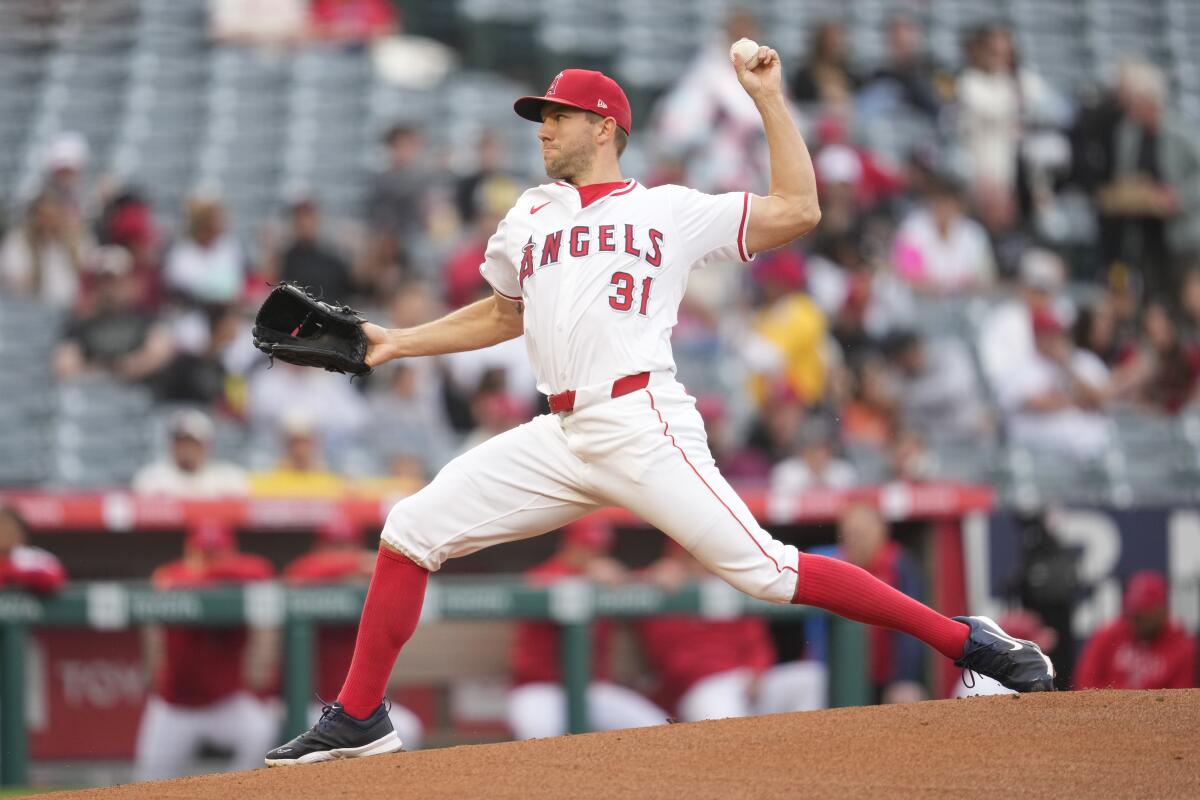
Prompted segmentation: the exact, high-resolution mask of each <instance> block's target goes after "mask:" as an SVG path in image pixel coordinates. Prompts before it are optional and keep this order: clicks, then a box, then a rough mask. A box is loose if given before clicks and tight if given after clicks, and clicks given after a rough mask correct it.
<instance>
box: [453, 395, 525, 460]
mask: <svg viewBox="0 0 1200 800" xmlns="http://www.w3.org/2000/svg"><path fill="white" fill-rule="evenodd" d="M471 417H472V419H474V421H475V427H474V428H473V429H472V430H471V432H470V433H468V434H467V436H466V438H465V439H464V440H463V443H462V447H461V448H460V449H459V452H460V453H465V452H466V451H467V450H470V449H472V448H473V447H476V446H477V445H480V444H482V443H483V442H485V441H487V440H488V439H491V438H492V437H493V436H496V435H499V434H501V433H504V432H505V431H507V430H509V429H511V428H515V427H516V426H517V425H520V424H521V423H522V422H524V421H526V420H528V419H529V407H528V405H526V404H525V403H522V402H521V401H520V400H519V399H518V398H517V397H516V396H514V395H512V394H511V393H509V392H507V391H505V390H504V389H503V388H500V387H498V386H494V385H484V386H481V387H480V389H479V391H478V392H476V393H475V396H474V397H473V398H472V399H471Z"/></svg>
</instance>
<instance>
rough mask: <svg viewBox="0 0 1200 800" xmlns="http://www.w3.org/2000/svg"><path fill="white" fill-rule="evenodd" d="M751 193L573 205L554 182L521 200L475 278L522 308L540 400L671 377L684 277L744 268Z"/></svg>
mask: <svg viewBox="0 0 1200 800" xmlns="http://www.w3.org/2000/svg"><path fill="white" fill-rule="evenodd" d="M750 202H751V198H750V194H749V193H747V192H734V193H730V194H721V195H709V194H704V193H702V192H698V191H696V190H694V189H688V188H686V187H683V186H657V187H655V188H653V189H649V188H646V187H645V186H642V185H641V184H639V183H638V182H637V181H635V180H628V181H625V183H624V186H622V187H618V188H616V189H614V190H613V191H612V192H610V193H608V194H607V195H605V196H603V197H601V198H600V199H598V200H595V201H593V202H592V203H590V204H589V205H588V206H586V207H583V205H582V200H581V197H580V193H579V191H578V190H577V189H576V188H575V187H574V186H571V185H570V184H567V183H562V182H555V183H547V184H544V185H541V186H536V187H534V188H532V189H529V190H527V191H526V192H525V193H524V194H522V195H521V198H520V199H519V200H518V201H517V204H516V205H515V206H513V208H512V209H511V210H510V211H509V212H508V215H507V216H505V218H504V219H503V220H502V221H501V223H500V225H499V227H498V228H497V229H496V233H495V234H494V235H493V236H492V238H491V239H490V240H489V241H488V246H487V252H486V255H485V256H484V262H483V264H482V265H480V268H479V271H480V272H481V273H482V274H483V277H484V278H485V279H486V280H487V281H488V283H490V284H491V285H492V287H493V288H494V289H495V290H496V291H497V292H499V293H500V294H502V295H504V296H505V297H508V298H510V299H512V300H521V301H523V302H524V304H525V314H524V317H525V342H526V346H527V347H528V349H529V361H530V363H531V364H532V365H533V370H534V374H535V375H536V376H537V382H538V390H539V391H541V392H544V393H545V394H555V393H557V392H561V391H565V390H567V389H574V388H577V387H581V386H592V385H595V384H598V383H602V382H604V381H611V380H613V379H614V378H619V377H621V376H623V375H630V374H635V373H638V372H655V371H662V370H666V371H670V372H674V371H675V359H674V357H673V356H672V354H671V329H672V328H673V327H674V326H675V323H676V321H677V318H678V310H679V304H680V302H681V301H682V300H683V293H684V290H685V289H686V288H687V279H688V274H689V273H690V272H691V270H692V269H693V268H694V267H698V266H702V265H703V264H705V263H707V262H709V261H714V260H724V261H730V260H734V259H738V260H742V261H749V260H750V259H751V256H750V254H749V253H748V252H747V249H746V225H747V222H748V220H749V218H750Z"/></svg>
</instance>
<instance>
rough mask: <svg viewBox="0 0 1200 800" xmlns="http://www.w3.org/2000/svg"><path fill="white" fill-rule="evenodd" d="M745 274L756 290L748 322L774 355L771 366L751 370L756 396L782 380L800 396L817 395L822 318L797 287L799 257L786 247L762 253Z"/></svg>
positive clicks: (822, 371) (823, 347) (823, 365)
mask: <svg viewBox="0 0 1200 800" xmlns="http://www.w3.org/2000/svg"><path fill="white" fill-rule="evenodd" d="M751 276H752V278H753V279H754V281H755V283H756V284H757V286H758V288H759V290H760V291H761V295H762V304H761V306H760V308H759V310H758V311H757V312H756V313H755V314H754V317H753V319H752V320H751V327H752V329H753V331H754V333H755V334H756V335H757V337H758V338H759V339H760V340H761V341H765V342H767V343H768V344H769V345H771V347H772V348H773V350H774V355H775V356H776V359H777V361H776V364H775V366H774V369H772V370H770V371H769V372H764V371H760V372H759V374H757V375H756V376H754V381H753V385H752V390H753V391H754V394H755V396H756V398H757V399H758V401H759V402H760V403H761V402H762V401H763V400H764V399H765V397H766V394H767V389H768V387H769V386H770V385H772V384H773V383H775V381H776V380H782V381H783V382H784V383H785V384H786V385H787V387H788V388H789V389H790V390H791V391H792V392H793V393H794V394H795V395H796V397H798V398H799V399H800V400H801V401H802V402H804V403H815V402H818V401H820V400H821V398H822V397H823V396H824V394H825V388H826V387H825V384H826V378H827V368H828V364H827V336H826V320H825V315H824V314H822V313H821V309H820V308H818V307H817V305H816V303H814V302H813V301H812V300H811V299H810V298H809V297H808V295H806V294H805V293H804V291H803V289H804V284H805V277H804V262H803V260H802V259H801V257H800V256H799V255H798V254H797V253H796V252H794V251H791V250H776V251H773V252H770V253H762V254H761V255H760V256H759V257H758V259H757V261H756V263H755V265H754V267H753V270H752V272H751Z"/></svg>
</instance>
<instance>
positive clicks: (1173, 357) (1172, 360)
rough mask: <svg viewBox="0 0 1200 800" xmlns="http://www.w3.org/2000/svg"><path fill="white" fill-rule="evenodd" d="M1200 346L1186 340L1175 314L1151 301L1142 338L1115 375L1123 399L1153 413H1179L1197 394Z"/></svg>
mask: <svg viewBox="0 0 1200 800" xmlns="http://www.w3.org/2000/svg"><path fill="white" fill-rule="evenodd" d="M1197 378H1200V345H1197V344H1196V343H1194V342H1189V341H1187V340H1186V339H1184V338H1183V335H1182V334H1181V332H1180V326H1179V322H1178V320H1176V318H1175V315H1174V314H1173V313H1172V312H1171V311H1170V309H1168V308H1167V306H1165V305H1164V304H1162V303H1158V302H1151V303H1150V304H1149V305H1147V306H1146V309H1145V311H1144V312H1143V314H1142V339H1141V341H1140V342H1138V343H1136V344H1135V345H1133V346H1132V347H1130V348H1129V349H1128V350H1127V351H1126V352H1125V353H1124V354H1122V357H1121V359H1120V361H1119V363H1118V364H1117V367H1116V369H1115V370H1114V373H1113V384H1114V390H1115V393H1116V394H1117V396H1118V397H1119V398H1121V399H1127V400H1129V401H1131V402H1133V403H1134V404H1135V405H1138V406H1141V407H1143V408H1146V409H1149V410H1153V411H1165V412H1166V413H1168V414H1175V413H1178V412H1179V410H1180V409H1182V408H1183V407H1184V406H1185V405H1187V404H1189V403H1190V402H1192V400H1193V399H1194V397H1195V395H1196V381H1197Z"/></svg>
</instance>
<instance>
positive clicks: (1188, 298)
mask: <svg viewBox="0 0 1200 800" xmlns="http://www.w3.org/2000/svg"><path fill="white" fill-rule="evenodd" d="M1179 308H1180V312H1181V313H1182V314H1183V322H1182V325H1183V335H1184V337H1185V338H1186V339H1187V340H1188V342H1190V343H1192V344H1197V343H1200V266H1194V267H1192V268H1191V269H1189V270H1188V271H1187V272H1185V273H1184V275H1183V287H1182V289H1181V290H1180V292H1179Z"/></svg>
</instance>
